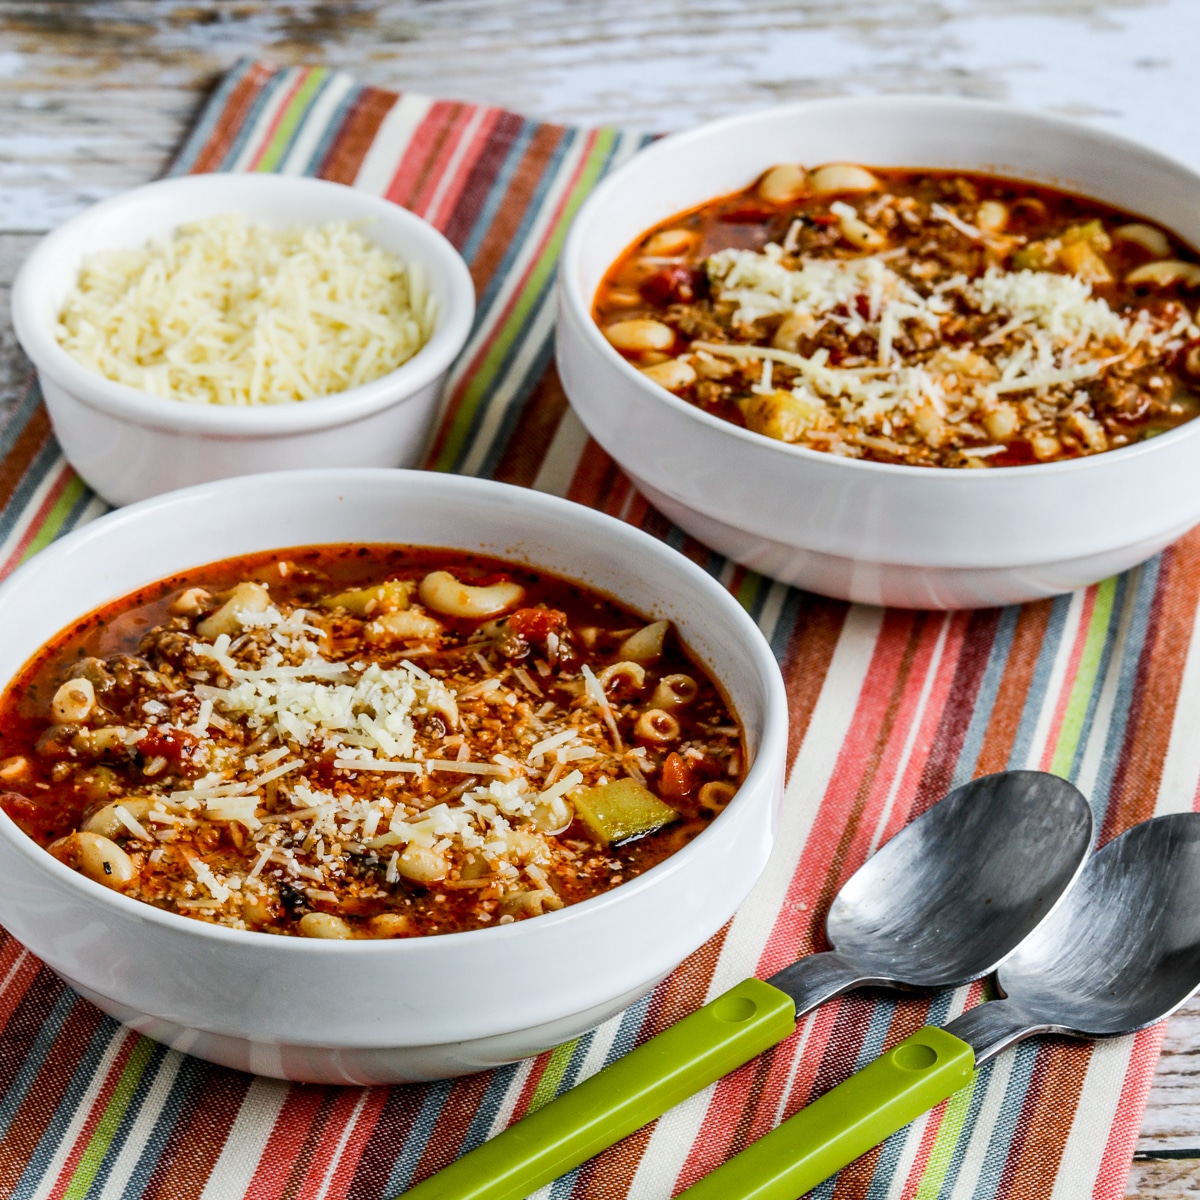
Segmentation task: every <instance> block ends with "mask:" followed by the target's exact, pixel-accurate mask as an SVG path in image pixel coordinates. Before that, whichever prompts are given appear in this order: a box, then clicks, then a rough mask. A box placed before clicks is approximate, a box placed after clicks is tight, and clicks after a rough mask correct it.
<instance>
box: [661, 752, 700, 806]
mask: <svg viewBox="0 0 1200 1200" xmlns="http://www.w3.org/2000/svg"><path fill="white" fill-rule="evenodd" d="M658 790H659V794H660V795H661V796H662V798H663V799H664V800H682V799H683V798H684V797H685V796H690V795H691V794H692V792H693V791H695V790H696V773H695V771H693V770H692V768H691V767H690V766H689V765H688V763H687V760H686V759H684V758H682V757H680V756H679V755H678V754H676V753H675V752H674V751H673V750H672V751H671V753H670V754H668V755H667V758H666V761H665V762H664V763H663V765H662V773H661V774H660V775H659V779H658Z"/></svg>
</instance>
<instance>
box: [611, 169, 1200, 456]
mask: <svg viewBox="0 0 1200 1200" xmlns="http://www.w3.org/2000/svg"><path fill="white" fill-rule="evenodd" d="M1198 288H1200V261H1197V258H1196V255H1195V254H1194V253H1193V252H1192V251H1190V250H1189V249H1187V248H1186V247H1182V246H1178V245H1177V243H1174V242H1173V240H1172V238H1171V236H1170V235H1168V234H1167V233H1166V232H1165V231H1163V230H1161V229H1158V228H1157V227H1155V226H1151V225H1147V224H1146V223H1144V222H1140V221H1137V220H1134V219H1133V218H1131V217H1129V216H1128V214H1121V213H1118V212H1116V210H1113V209H1110V208H1107V207H1105V206H1104V205H1100V204H1097V203H1095V202H1092V201H1088V200H1086V199H1084V198H1082V197H1077V196H1071V195H1069V194H1066V193H1062V192H1057V191H1055V190H1054V189H1050V188H1045V187H1039V186H1036V185H1032V184H1023V183H1020V182H1018V181H1014V180H1006V179H1000V178H992V177H988V176H982V175H970V176H966V175H961V174H954V173H949V172H946V173H939V172H909V171H899V170H880V171H868V170H866V169H865V168H863V167H859V166H850V165H847V164H831V165H829V166H826V167H820V168H817V169H815V170H813V171H804V170H803V169H801V168H799V167H796V166H791V165H789V164H785V165H781V166H779V167H776V168H773V169H772V170H770V171H768V172H767V173H766V174H765V175H764V176H763V177H762V178H761V179H760V180H759V181H757V183H756V184H755V185H754V186H753V187H751V188H749V189H747V190H746V191H743V192H739V193H736V194H734V195H732V196H727V197H722V198H719V199H717V200H714V201H712V202H711V203H710V204H707V205H703V206H701V207H700V208H698V209H696V210H694V211H692V212H689V213H681V214H679V215H678V216H676V217H673V218H671V219H670V220H669V221H666V222H664V223H663V224H662V225H660V226H658V227H657V228H656V229H653V230H650V231H648V232H647V233H646V234H645V235H643V237H642V238H640V239H639V240H638V243H637V244H636V245H635V246H634V247H631V249H630V251H628V252H627V253H626V254H625V255H624V256H623V257H622V258H621V259H620V260H618V262H617V263H616V264H614V266H613V268H612V269H611V270H610V271H609V273H608V275H607V276H606V278H605V280H604V282H603V283H602V285H601V288H600V290H599V292H598V294H597V297H596V306H595V315H596V319H597V321H598V322H599V323H600V325H601V327H602V328H603V329H604V332H605V334H606V336H607V337H608V339H609V341H610V342H611V344H612V345H613V346H614V347H615V348H616V349H617V350H618V351H620V352H621V353H622V354H623V355H625V356H626V357H627V358H628V359H630V360H631V361H632V362H633V363H634V364H635V365H636V366H638V367H639V368H640V369H641V370H642V371H643V373H644V374H645V375H646V377H647V378H648V379H650V380H652V381H653V382H655V383H658V384H660V385H661V386H663V387H665V388H667V389H668V390H670V391H672V392H675V393H676V394H677V395H679V396H682V397H683V398H684V399H686V400H688V401H689V402H691V403H693V404H695V405H696V406H697V407H699V408H702V409H704V410H706V411H708V412H711V413H713V414H715V415H718V416H720V417H722V418H724V419H726V420H729V421H731V422H734V423H736V424H739V425H743V426H745V427H746V428H748V429H750V430H753V431H754V432H755V433H760V434H764V435H765V436H767V437H771V438H774V439H777V440H780V441H785V442H790V443H794V444H797V445H803V446H806V447H808V448H811V449H815V450H822V451H826V452H830V453H834V454H840V455H843V456H847V457H855V458H868V459H874V460H876V461H883V462H897V463H905V464H911V465H915V466H952V467H962V466H965V467H994V466H1012V465H1021V464H1025V463H1030V462H1037V461H1046V460H1049V459H1056V458H1070V457H1077V456H1081V455H1086V454H1095V453H1099V452H1101V451H1104V450H1110V449H1115V448H1118V447H1120V446H1123V445H1127V444H1129V443H1131V442H1133V441H1137V440H1140V439H1142V438H1145V437H1152V436H1154V435H1156V434H1158V433H1162V432H1164V431H1166V430H1167V429H1171V428H1173V427H1174V426H1176V425H1178V424H1180V423H1182V422H1183V421H1186V420H1190V419H1191V418H1192V417H1194V416H1196V415H1197V414H1198V413H1200V318H1198V317H1197V315H1196V314H1195V313H1194V311H1193V308H1192V306H1191V304H1190V303H1189V295H1190V293H1192V292H1194V291H1196V290H1197V289H1198Z"/></svg>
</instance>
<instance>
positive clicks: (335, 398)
mask: <svg viewBox="0 0 1200 1200" xmlns="http://www.w3.org/2000/svg"><path fill="white" fill-rule="evenodd" d="M215 181H230V182H229V183H228V185H226V184H225V183H224V182H215ZM223 186H229V187H230V188H231V189H237V190H241V191H245V190H246V189H253V190H258V191H260V192H262V193H266V194H270V193H272V192H274V193H278V194H280V195H283V194H285V193H291V194H293V195H295V194H297V193H299V192H308V193H309V194H311V195H317V194H323V195H325V196H335V195H345V194H347V193H349V194H351V195H353V197H354V201H353V205H354V209H355V211H354V212H347V213H346V214H345V215H346V217H347V218H348V219H354V220H358V219H361V218H363V217H374V218H375V219H377V220H378V221H379V222H380V223H381V224H382V223H387V224H390V225H392V226H400V227H402V228H403V229H404V230H405V233H406V236H409V237H411V238H412V239H413V240H414V241H419V242H421V243H423V245H424V247H425V248H426V249H427V250H428V252H429V253H430V255H431V257H432V258H433V259H434V260H435V262H436V267H435V268H433V269H432V270H431V271H430V274H431V275H432V274H434V273H437V274H438V275H439V276H440V277H441V278H442V280H443V281H444V283H445V286H446V291H447V293H448V302H447V303H445V304H444V305H442V306H441V307H443V308H444V309H445V310H446V311H444V312H439V313H438V314H437V317H436V319H435V324H434V330H433V334H432V336H431V337H430V338H429V340H428V341H427V342H426V343H425V344H424V345H423V346H422V347H421V348H420V349H419V350H418V351H417V352H416V354H414V355H413V356H412V358H410V359H409V360H408V361H407V362H405V363H402V364H401V365H400V366H399V367H397V368H396V369H395V370H394V371H389V372H388V373H387V374H386V375H381V376H380V377H379V378H378V379H373V380H371V381H370V382H369V383H364V384H360V385H359V386H358V387H354V388H349V389H347V390H346V391H344V392H334V393H331V394H330V395H327V396H315V397H313V398H312V399H309V400H301V401H295V402H289V403H286V404H264V405H254V406H246V407H240V406H231V405H219V404H191V403H188V402H186V401H181V400H170V399H165V398H163V397H161V396H155V395H153V394H151V393H150V392H143V391H140V390H139V389H137V388H134V387H130V386H129V385H128V384H124V383H117V382H115V381H114V380H111V379H108V378H107V377H106V376H104V375H100V374H99V373H97V372H95V371H92V370H90V369H89V368H87V367H85V366H84V365H83V364H82V363H80V362H78V361H76V359H74V358H73V357H72V356H71V355H70V354H68V353H67V352H66V350H64V349H63V348H62V346H60V345H59V343H58V339H57V338H56V337H55V336H54V332H53V330H52V329H51V328H48V327H47V326H46V324H45V323H44V322H43V321H42V320H40V319H38V318H37V317H35V316H34V313H35V311H36V308H37V306H38V302H39V301H40V300H41V298H42V297H43V296H44V294H45V285H44V284H43V282H42V280H43V278H44V267H45V265H46V264H47V263H49V262H51V261H52V260H54V258H55V257H56V256H57V255H58V254H59V252H60V248H61V247H62V246H63V244H64V242H66V241H67V240H68V239H70V238H72V237H74V236H75V235H76V234H77V233H78V232H79V231H81V230H86V229H87V228H88V227H89V226H92V225H95V224H97V223H99V222H101V221H103V220H104V219H105V218H107V217H109V216H110V214H113V213H119V212H120V211H121V210H122V209H123V208H127V207H130V206H131V205H133V204H136V203H138V202H139V201H141V200H142V199H144V198H145V197H147V196H155V195H166V196H169V195H170V194H171V193H172V192H178V193H180V195H181V197H184V196H186V195H187V194H188V193H189V192H195V191H201V190H211V189H213V188H220V187H223ZM237 207H238V201H237V197H236V195H231V197H230V203H229V211H231V212H234V211H236V210H237ZM189 219H190V218H189V217H188V215H187V214H186V212H184V213H181V215H180V218H179V224H182V223H184V222H186V221H188V220H189ZM330 219H337V218H330ZM93 249H97V250H101V249H104V247H103V246H97V247H94V248H93ZM474 316H475V285H474V283H473V282H472V280H471V273H470V271H469V269H468V268H467V264H466V262H465V261H464V260H463V257H462V255H461V254H459V252H458V251H457V250H456V249H455V248H454V247H453V246H452V245H451V244H450V242H449V241H448V240H447V239H446V238H445V237H444V236H443V235H442V234H441V233H439V232H438V230H436V229H434V227H433V226H432V225H430V224H429V223H428V222H427V221H425V220H423V219H422V218H421V217H418V216H417V215H416V214H415V213H412V212H409V210H408V209H405V208H401V207H400V205H398V204H393V203H392V202H391V201H390V200H385V199H383V198H382V197H380V196H372V195H370V194H369V193H366V192H361V191H358V190H357V189H355V188H352V187H349V186H347V185H346V184H341V183H334V182H332V181H330V180H327V179H313V178H310V177H308V176H298V175H274V174H266V173H264V174H253V173H240V172H212V173H209V174H200V175H181V176H177V177H174V178H171V179H159V180H155V181H154V182H153V183H147V184H143V185H141V186H140V187H136V188H131V189H130V190H129V191H127V192H122V193H121V194H120V195H119V196H112V197H110V198H109V199H107V200H102V201H101V202H100V203H99V204H94V205H92V206H91V207H90V208H88V209H86V210H85V211H83V212H81V213H79V214H78V215H76V216H74V217H72V218H71V219H70V220H68V221H66V222H64V223H63V224H62V225H60V226H59V227H58V228H57V229H55V230H53V231H51V232H50V233H48V234H47V235H46V236H45V237H44V238H42V240H41V241H40V242H39V243H38V244H37V246H36V247H34V250H33V252H32V253H31V254H30V255H29V257H28V258H27V259H26V260H25V262H24V264H23V265H22V266H21V269H20V271H19V272H18V273H17V278H16V280H15V282H14V284H13V292H12V318H13V327H14V329H15V331H16V335H17V339H18V341H19V342H20V343H21V345H22V346H23V347H24V349H25V352H26V353H27V354H28V355H29V357H30V359H31V360H32V362H33V364H34V366H35V367H36V368H37V370H38V372H39V374H40V373H42V372H44V373H45V374H46V375H48V376H49V377H50V378H51V379H52V380H54V382H56V383H57V384H59V385H60V386H61V387H63V388H65V389H66V390H67V391H69V392H71V393H72V395H74V396H76V397H77V398H78V399H79V400H80V401H81V402H82V403H84V404H87V405H88V406H90V407H92V408H95V409H97V410H99V411H100V412H104V413H107V414H109V415H110V416H114V417H117V418H120V419H122V420H125V421H131V422H134V423H136V424H138V425H142V426H146V427H148V428H152V429H161V430H166V431H169V432H175V433H188V434H198V435H209V436H212V437H235V438H236V437H246V438H255V437H270V436H276V435H279V434H295V433H306V432H310V431H313V430H319V429H324V428H328V427H329V426H332V425H340V424H343V423H346V422H350V421H355V420H359V419H361V418H363V417H366V416H370V415H371V414H372V413H374V412H377V411H379V410H380V409H384V408H387V407H389V406H390V405H392V404H397V403H403V402H404V400H405V399H407V398H408V397H409V396H410V395H413V394H415V393H416V392H418V391H420V390H421V389H422V388H423V387H425V386H426V385H427V384H429V383H431V382H433V381H434V380H435V379H437V377H438V376H439V375H440V374H442V373H443V372H444V371H445V370H446V369H447V368H448V367H449V366H450V364H451V362H453V361H454V359H455V358H456V357H457V355H458V354H459V352H460V351H461V350H462V348H463V346H464V345H465V344H466V341H467V338H468V337H469V335H470V332H471V325H472V322H473V320H474ZM398 392H401V393H403V395H401V396H397V393H398Z"/></svg>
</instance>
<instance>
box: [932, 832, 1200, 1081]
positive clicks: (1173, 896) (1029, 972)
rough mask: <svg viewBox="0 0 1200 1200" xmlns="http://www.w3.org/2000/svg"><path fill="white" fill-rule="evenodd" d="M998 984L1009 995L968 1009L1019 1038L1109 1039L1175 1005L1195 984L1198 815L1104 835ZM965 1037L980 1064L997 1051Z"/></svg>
mask: <svg viewBox="0 0 1200 1200" xmlns="http://www.w3.org/2000/svg"><path fill="white" fill-rule="evenodd" d="M996 982H997V984H998V986H999V989H1000V991H1001V993H1002V994H1003V995H1004V996H1005V997H1006V999H1005V1000H1003V1001H1001V1002H999V1003H994V1004H987V1005H984V1006H982V1007H981V1008H980V1009H977V1010H973V1011H976V1012H978V1013H979V1014H980V1017H981V1018H982V1016H983V1015H984V1014H985V1013H987V1014H988V1015H989V1016H990V1017H991V1019H992V1021H993V1022H996V1021H997V1020H998V1019H999V1018H1001V1017H1003V1018H1004V1019H1005V1023H1006V1024H1010V1023H1011V1024H1012V1026H1013V1028H1014V1029H1015V1028H1016V1026H1017V1024H1018V1023H1019V1025H1020V1027H1021V1036H1022V1037H1026V1036H1029V1034H1030V1033H1034V1032H1038V1033H1059V1034H1066V1035H1067V1036H1071V1037H1086V1038H1098V1037H1116V1036H1119V1035H1121V1034H1126V1033H1134V1032H1135V1031H1137V1030H1139V1029H1145V1028H1146V1026H1148V1025H1154V1024H1156V1023H1157V1022H1159V1021H1161V1020H1163V1018H1164V1017H1167V1016H1169V1015H1170V1014H1171V1013H1172V1012H1174V1011H1175V1009H1177V1008H1178V1007H1179V1006H1180V1005H1181V1004H1182V1003H1183V1002H1184V1001H1185V1000H1186V999H1187V998H1188V996H1190V995H1191V994H1192V992H1193V991H1195V989H1196V987H1197V985H1200V814H1197V813H1172V814H1171V815H1169V816H1165V817H1156V818H1154V819H1153V820H1150V821H1144V822H1142V823H1141V824H1140V825H1135V826H1134V827H1133V828H1132V829H1130V830H1128V831H1127V832H1126V833H1124V834H1123V835H1122V836H1121V837H1119V838H1115V839H1113V841H1111V842H1109V843H1108V845H1106V846H1105V847H1104V848H1103V849H1102V850H1100V851H1099V852H1098V853H1097V854H1096V855H1095V856H1094V857H1093V858H1092V859H1091V861H1090V862H1089V863H1088V864H1087V868H1086V869H1085V870H1084V871H1083V872H1082V874H1081V875H1080V878H1079V881H1078V883H1077V884H1076V885H1075V887H1074V888H1073V889H1072V890H1071V891H1070V892H1069V893H1068V894H1067V896H1066V897H1065V898H1064V899H1063V902H1062V904H1061V905H1060V906H1059V907H1058V908H1057V909H1056V910H1055V911H1054V912H1053V913H1052V914H1051V916H1050V917H1049V919H1048V920H1047V921H1046V922H1045V924H1043V925H1041V926H1039V927H1038V929H1037V930H1035V931H1034V932H1033V933H1032V934H1031V935H1030V936H1029V937H1028V938H1027V939H1026V940H1025V941H1024V942H1023V943H1022V944H1021V946H1020V947H1019V948H1018V949H1017V951H1016V953H1014V954H1013V955H1012V957H1011V958H1010V959H1008V960H1006V961H1005V963H1004V965H1003V966H1002V967H1001V968H1000V971H999V974H998V976H997V980H996ZM989 1010H990V1011H989ZM960 1020H965V1017H963V1018H960ZM954 1032H956V1033H957V1032H958V1030H954ZM998 1032H999V1031H998ZM959 1036H960V1037H961V1036H962V1034H961V1033H959ZM966 1040H968V1041H971V1042H972V1044H973V1045H976V1061H977V1062H978V1061H979V1060H980V1055H981V1053H982V1054H983V1055H985V1056H986V1057H991V1055H992V1054H995V1053H998V1051H999V1049H1001V1048H1003V1047H1002V1046H999V1047H995V1048H993V1046H992V1045H991V1044H988V1045H986V1046H982V1047H981V1046H979V1045H977V1044H976V1043H975V1041H974V1039H973V1038H967V1039H966ZM1004 1044H1005V1045H1007V1044H1009V1043H1008V1042H1007V1041H1006V1042H1004Z"/></svg>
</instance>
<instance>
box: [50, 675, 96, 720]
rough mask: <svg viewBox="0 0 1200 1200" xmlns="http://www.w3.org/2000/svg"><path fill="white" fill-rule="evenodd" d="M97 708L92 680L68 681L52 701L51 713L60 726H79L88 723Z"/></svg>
mask: <svg viewBox="0 0 1200 1200" xmlns="http://www.w3.org/2000/svg"><path fill="white" fill-rule="evenodd" d="M95 707H96V689H95V688H94V687H92V681H91V680H90V679H68V680H67V682H66V683H64V684H62V685H60V687H59V689H58V691H56V692H55V693H54V699H53V700H51V701H50V711H51V712H52V713H53V714H54V719H55V720H56V721H57V722H58V723H59V724H60V725H77V724H79V722H80V721H86V720H87V718H88V714H89V713H90V712H91V711H92V709H93V708H95Z"/></svg>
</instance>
